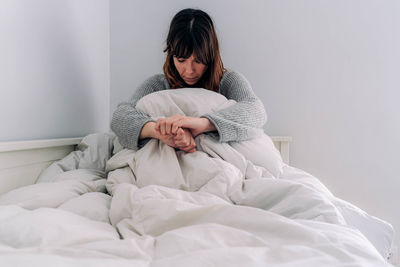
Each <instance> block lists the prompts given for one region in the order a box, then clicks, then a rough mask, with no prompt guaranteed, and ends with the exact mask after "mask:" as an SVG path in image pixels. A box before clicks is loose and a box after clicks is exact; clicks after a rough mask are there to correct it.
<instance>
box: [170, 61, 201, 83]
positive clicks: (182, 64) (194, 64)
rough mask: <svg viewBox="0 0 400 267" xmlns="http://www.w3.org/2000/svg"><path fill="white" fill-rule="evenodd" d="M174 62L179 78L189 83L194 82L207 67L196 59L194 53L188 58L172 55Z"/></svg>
mask: <svg viewBox="0 0 400 267" xmlns="http://www.w3.org/2000/svg"><path fill="white" fill-rule="evenodd" d="M174 64H175V68H176V69H177V70H178V72H179V75H180V76H181V78H182V79H183V80H184V81H185V83H187V84H189V85H194V84H196V83H197V82H198V81H199V80H200V78H201V77H202V76H203V74H204V72H205V71H206V69H207V66H206V65H204V64H203V63H201V62H200V61H199V60H197V59H196V57H195V56H194V54H192V55H191V56H190V57H188V58H177V57H175V56H174Z"/></svg>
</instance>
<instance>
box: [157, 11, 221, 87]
mask: <svg viewBox="0 0 400 267" xmlns="http://www.w3.org/2000/svg"><path fill="white" fill-rule="evenodd" d="M166 44H167V46H166V48H165V49H164V52H167V57H166V59H165V63H164V67H163V70H164V73H165V76H166V77H167V79H168V82H169V84H170V85H171V87H172V88H174V89H175V88H182V87H189V86H188V85H187V84H186V83H185V81H184V80H183V79H182V78H181V76H180V74H179V72H178V71H177V69H176V67H175V64H174V56H175V57H178V58H188V57H190V56H191V55H192V54H193V53H194V55H195V57H196V58H197V59H198V60H199V61H200V62H201V63H202V64H204V65H207V69H206V71H205V72H204V74H203V76H202V77H201V79H200V80H199V81H198V82H197V83H196V84H195V86H196V87H202V88H206V89H209V90H212V91H215V92H218V89H219V84H220V81H221V79H222V75H223V73H224V71H225V69H224V65H223V63H222V60H221V55H220V52H219V43H218V38H217V34H216V32H215V28H214V24H213V22H212V20H211V18H210V16H209V15H208V14H207V13H205V12H204V11H201V10H199V9H191V8H188V9H183V10H181V11H179V12H178V13H177V14H176V15H175V16H174V18H173V19H172V21H171V25H170V28H169V33H168V37H167V40H166Z"/></svg>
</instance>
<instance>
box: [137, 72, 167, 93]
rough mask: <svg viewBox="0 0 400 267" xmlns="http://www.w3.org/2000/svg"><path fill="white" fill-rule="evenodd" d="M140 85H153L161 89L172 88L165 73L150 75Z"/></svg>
mask: <svg viewBox="0 0 400 267" xmlns="http://www.w3.org/2000/svg"><path fill="white" fill-rule="evenodd" d="M140 87H152V88H157V89H159V90H162V89H170V88H171V87H170V85H169V83H168V79H167V77H166V76H165V74H163V73H158V74H154V75H152V76H150V77H148V78H147V79H146V80H145V81H144V82H143V83H142V84H141V86H140Z"/></svg>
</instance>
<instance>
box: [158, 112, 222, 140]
mask: <svg viewBox="0 0 400 267" xmlns="http://www.w3.org/2000/svg"><path fill="white" fill-rule="evenodd" d="M179 128H187V129H190V131H191V133H192V135H193V136H194V137H195V136H197V135H199V134H201V133H204V132H209V131H214V130H216V128H215V126H214V125H213V124H212V123H211V122H210V121H209V120H208V119H207V118H196V117H188V116H182V115H174V116H171V117H168V118H160V119H158V120H157V122H156V126H155V129H156V130H157V131H159V132H160V133H162V134H174V135H175V134H176V133H177V132H178V129H179Z"/></svg>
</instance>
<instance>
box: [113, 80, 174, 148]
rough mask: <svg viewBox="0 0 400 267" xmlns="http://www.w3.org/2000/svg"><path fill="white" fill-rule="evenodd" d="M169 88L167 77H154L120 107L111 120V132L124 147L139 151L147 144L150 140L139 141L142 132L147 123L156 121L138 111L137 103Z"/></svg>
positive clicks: (145, 82)
mask: <svg viewBox="0 0 400 267" xmlns="http://www.w3.org/2000/svg"><path fill="white" fill-rule="evenodd" d="M168 87H169V85H168V82H167V79H166V78H165V75H163V74H157V75H154V76H152V77H150V78H148V79H147V80H146V81H144V82H143V83H142V84H141V85H140V86H139V87H138V88H137V89H136V91H135V93H134V94H133V95H132V97H131V98H130V99H129V100H128V101H125V102H122V103H120V104H119V105H118V107H117V109H116V110H115V111H114V114H113V116H112V119H111V130H112V131H113V132H114V133H115V134H116V135H117V137H118V141H119V142H120V144H121V145H122V146H123V147H126V148H130V149H134V150H137V149H139V148H141V147H142V146H144V144H145V143H147V141H148V140H149V138H146V139H142V140H139V136H140V132H141V131H142V128H143V126H144V125H145V124H146V123H147V122H149V121H154V120H153V119H152V118H151V117H150V116H149V115H148V114H146V113H144V112H141V111H139V110H137V109H136V108H135V106H136V103H137V102H138V101H139V100H140V99H141V98H142V97H144V96H145V95H148V94H150V93H153V92H156V91H160V90H163V89H167V88H168Z"/></svg>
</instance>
